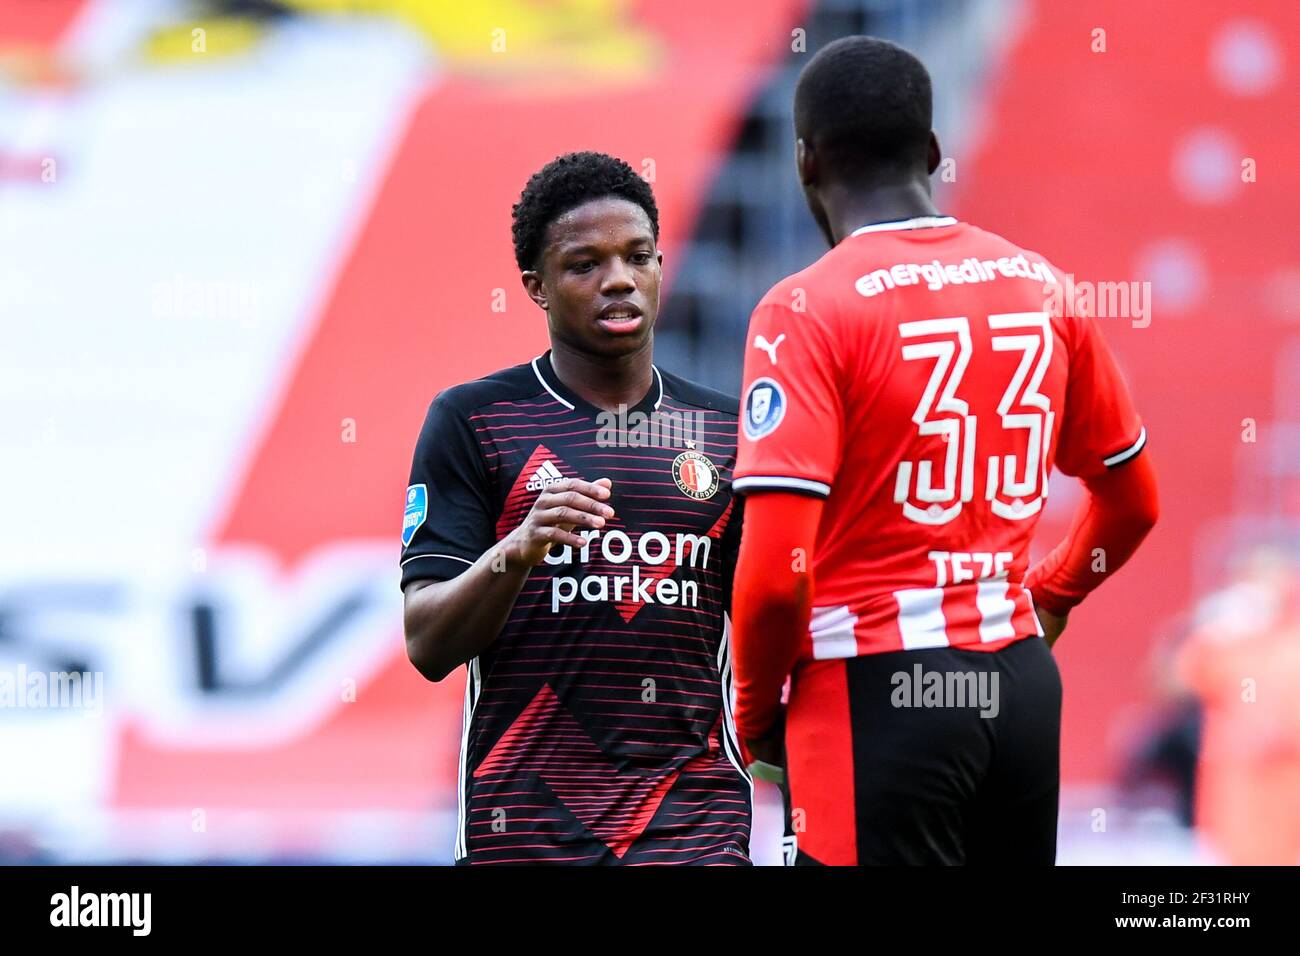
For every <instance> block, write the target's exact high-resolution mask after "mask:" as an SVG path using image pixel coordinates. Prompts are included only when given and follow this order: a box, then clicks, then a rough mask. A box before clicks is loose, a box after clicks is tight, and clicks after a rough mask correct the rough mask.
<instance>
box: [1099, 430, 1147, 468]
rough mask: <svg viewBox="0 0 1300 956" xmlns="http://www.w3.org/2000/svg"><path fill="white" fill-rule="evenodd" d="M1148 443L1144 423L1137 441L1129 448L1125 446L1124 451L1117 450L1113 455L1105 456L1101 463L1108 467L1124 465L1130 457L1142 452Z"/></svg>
mask: <svg viewBox="0 0 1300 956" xmlns="http://www.w3.org/2000/svg"><path fill="white" fill-rule="evenodd" d="M1146 443H1147V429H1146V426H1145V425H1143V426H1142V431H1141V432H1140V433H1139V434H1138V437H1137V441H1135V442H1134V443H1133V444H1132V445H1130V446H1129V447H1128V448H1125V449H1124V450H1123V451H1121V452H1116V453H1115V454H1114V455H1111V456H1110V457H1109V458H1103V459H1102V460H1101V463H1102V464H1103V465H1105V466H1106V467H1107V468H1113V467H1115V466H1116V465H1122V464H1123V463H1124V462H1126V461H1128V460H1129V459H1130V458H1132V457H1133V456H1134V455H1136V454H1137V453H1138V452H1140V451H1141V450H1142V449H1143V448H1144V447H1145V446H1146Z"/></svg>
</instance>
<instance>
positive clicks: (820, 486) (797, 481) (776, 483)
mask: <svg viewBox="0 0 1300 956" xmlns="http://www.w3.org/2000/svg"><path fill="white" fill-rule="evenodd" d="M749 488H788V489H790V490H792V491H811V492H812V493H813V494H816V495H821V497H823V498H826V497H828V496H829V495H830V493H831V486H830V485H828V484H826V482H824V481H812V480H810V479H808V478H783V477H781V476H780V475H750V476H749V477H747V478H736V479H733V480H732V482H731V490H732V491H745V490H747V489H749Z"/></svg>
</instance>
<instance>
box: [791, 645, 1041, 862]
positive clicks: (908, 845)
mask: <svg viewBox="0 0 1300 956" xmlns="http://www.w3.org/2000/svg"><path fill="white" fill-rule="evenodd" d="M931 675H933V676H931ZM1060 738H1061V677H1060V672H1059V671H1058V670H1057V667H1056V662H1055V660H1054V659H1053V657H1052V653H1051V651H1050V650H1049V649H1048V647H1047V645H1046V643H1045V642H1044V641H1043V640H1042V639H1040V638H1035V637H1030V638H1025V639H1023V640H1019V641H1016V642H1014V643H1012V644H1010V645H1008V646H1007V647H1004V648H1002V649H1001V650H998V651H992V652H988V651H969V650H962V649H960V648H932V649H927V650H913V651H898V652H893V653H885V654H869V655H864V656H862V657H854V658H849V659H846V660H833V661H817V662H815V663H812V664H809V665H805V666H804V667H802V668H801V669H800V670H799V671H798V672H797V673H796V675H795V679H794V684H793V686H792V687H791V692H790V704H789V709H788V716H787V721H786V751H787V765H788V770H787V792H786V797H787V814H786V824H787V827H786V845H787V861H789V859H790V857H791V856H793V857H794V860H795V862H796V863H797V864H800V865H804V864H808V865H817V864H841V865H846V864H1010V865H1016V864H1044V865H1050V864H1052V863H1054V862H1055V859H1056V821H1057V808H1058V797H1059V792H1060ZM792 843H793V847H792V846H791V844H792ZM791 849H795V850H796V851H797V852H795V853H790V850H791Z"/></svg>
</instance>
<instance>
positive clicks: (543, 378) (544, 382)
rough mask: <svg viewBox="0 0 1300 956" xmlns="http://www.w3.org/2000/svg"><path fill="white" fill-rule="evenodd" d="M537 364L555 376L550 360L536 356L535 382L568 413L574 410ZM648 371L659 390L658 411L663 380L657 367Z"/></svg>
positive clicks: (662, 394) (653, 366)
mask: <svg viewBox="0 0 1300 956" xmlns="http://www.w3.org/2000/svg"><path fill="white" fill-rule="evenodd" d="M538 362H542V363H543V364H544V365H545V366H546V367H547V370H548V371H549V372H550V373H551V374H552V375H555V370H554V369H553V368H551V363H550V360H549V359H547V357H546V355H545V354H542V355H539V356H537V358H535V359H533V361H532V366H533V374H534V375H536V376H537V381H539V382H541V383H542V387H543V388H545V389H546V390H547V391H548V392H550V393H551V397H552V398H554V399H555V400H556V401H557V402H559V403H560V404H561V405H563V406H564V407H565V408H567V409H569V410H570V411H573V408H574V406H573V403H572V402H570V401H569V400H568V399H567V398H565V397H564V396H563V395H561V394H560V393H559V392H557V391H556V390H555V389H554V388H552V387H551V383H550V382H548V381H547V380H546V376H545V375H543V374H542V370H541V368H540V367H538ZM650 371H652V372H654V373H655V386H656V387H657V388H658V389H659V392H658V396H657V397H656V398H655V411H659V404H660V402H662V401H663V400H664V379H663V376H662V375H660V374H659V368H658V366H655V365H651V366H650ZM556 378H557V379H558V378H559V376H558V375H557V376H556ZM642 401H645V399H642Z"/></svg>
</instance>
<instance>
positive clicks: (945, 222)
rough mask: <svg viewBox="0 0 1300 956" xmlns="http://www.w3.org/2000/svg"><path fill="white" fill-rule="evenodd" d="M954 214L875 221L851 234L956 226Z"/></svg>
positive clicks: (860, 234)
mask: <svg viewBox="0 0 1300 956" xmlns="http://www.w3.org/2000/svg"><path fill="white" fill-rule="evenodd" d="M955 225H957V220H956V218H955V217H953V216H918V217H917V218H915V219H900V220H898V222H873V223H872V224H871V225H869V226H862V227H861V228H858V229H854V230H853V231H852V232H851V233H849V236H850V237H852V236H862V235H866V234H867V233H869V232H894V231H896V230H899V229H932V228H934V227H935V226H955Z"/></svg>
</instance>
